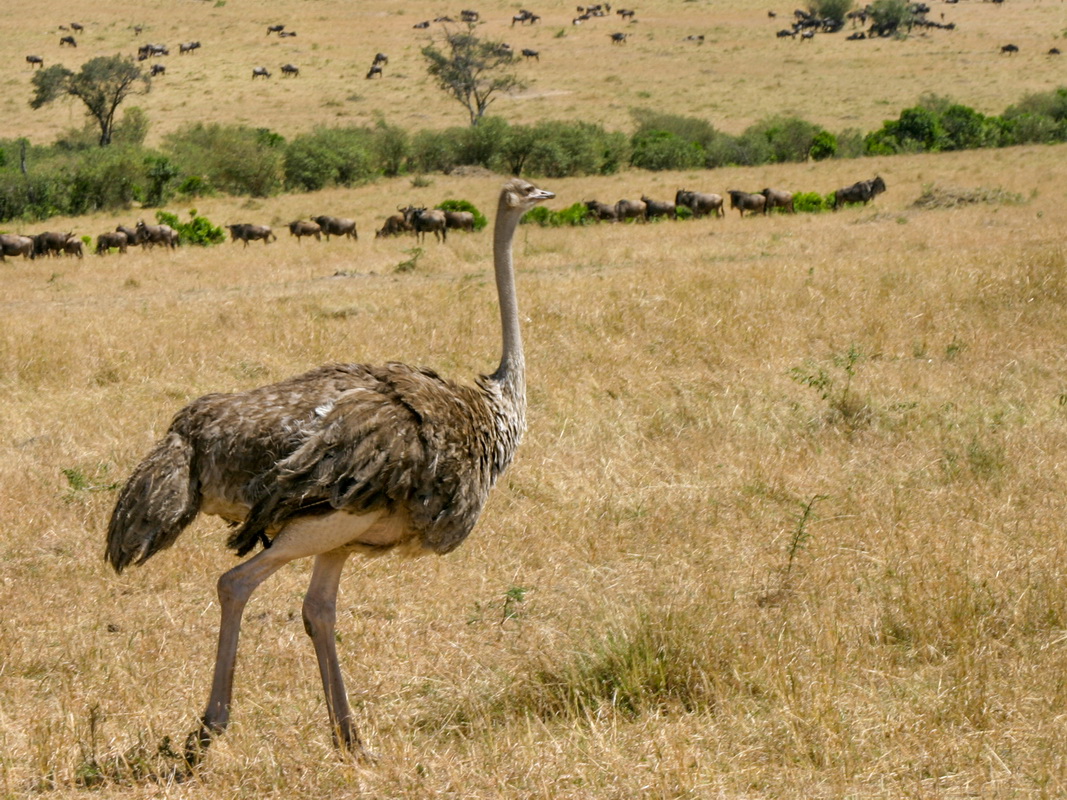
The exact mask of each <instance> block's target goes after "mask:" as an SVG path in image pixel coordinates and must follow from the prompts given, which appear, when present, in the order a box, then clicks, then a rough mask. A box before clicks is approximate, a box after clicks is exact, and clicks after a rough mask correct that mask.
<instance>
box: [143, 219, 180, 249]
mask: <svg viewBox="0 0 1067 800" xmlns="http://www.w3.org/2000/svg"><path fill="white" fill-rule="evenodd" d="M137 230H138V231H139V235H140V241H141V245H142V246H148V247H155V246H156V245H157V244H162V245H166V246H167V247H169V248H170V249H172V250H173V249H174V248H176V247H177V246H178V232H177V231H176V230H174V228H172V227H170V225H146V224H145V221H144V220H143V219H142V220H138V222H137Z"/></svg>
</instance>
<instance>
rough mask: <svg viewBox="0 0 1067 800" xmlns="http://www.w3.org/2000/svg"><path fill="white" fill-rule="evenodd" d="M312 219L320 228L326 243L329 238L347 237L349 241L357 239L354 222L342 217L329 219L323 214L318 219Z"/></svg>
mask: <svg viewBox="0 0 1067 800" xmlns="http://www.w3.org/2000/svg"><path fill="white" fill-rule="evenodd" d="M312 219H313V220H315V222H317V223H318V224H319V227H320V228H322V232H323V233H324V234H325V235H326V241H327V242H328V241H330V236H348V237H349V238H351V239H356V240H358V239H359V234H358V233H357V232H356V223H355V221H354V220H350V219H344V218H343V217H329V216H326V215H325V214H324V215H322V216H320V217H312Z"/></svg>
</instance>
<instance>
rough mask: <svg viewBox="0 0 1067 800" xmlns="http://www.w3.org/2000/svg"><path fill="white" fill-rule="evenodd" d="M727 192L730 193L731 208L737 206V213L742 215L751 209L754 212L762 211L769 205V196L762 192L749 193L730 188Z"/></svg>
mask: <svg viewBox="0 0 1067 800" xmlns="http://www.w3.org/2000/svg"><path fill="white" fill-rule="evenodd" d="M726 193H727V194H728V195H730V208H736V209H737V213H739V214H740V215H741V216H742V217H743V216H745V212H746V211H751V212H752V213H753V214H756V213H762V212H763V209H764V207H765V206H766V205H767V198H766V197H764V196H763V195H761V194H749V193H748V192H742V191H741V190H740V189H730V190H729V191H727V192H726Z"/></svg>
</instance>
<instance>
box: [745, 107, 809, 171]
mask: <svg viewBox="0 0 1067 800" xmlns="http://www.w3.org/2000/svg"><path fill="white" fill-rule="evenodd" d="M820 133H822V128H820V127H819V126H818V125H814V124H812V123H810V122H807V121H806V120H802V119H800V118H799V117H785V116H774V117H770V118H768V119H765V120H762V121H760V122H757V123H756V124H755V125H752V126H751V127H749V128H748V129H746V130H745V132H744V133H743V134H741V137H740V138H741V141H742V142H744V143H747V149H748V151H749V152H751V153H754V154H762V157H761V158H759V160H754V161H751V162H749V163H753V164H764V163H782V162H787V161H807V159H808V155H809V154H810V153H811V149H812V147H813V146H814V142H815V137H816V136H818V135H819V134H820Z"/></svg>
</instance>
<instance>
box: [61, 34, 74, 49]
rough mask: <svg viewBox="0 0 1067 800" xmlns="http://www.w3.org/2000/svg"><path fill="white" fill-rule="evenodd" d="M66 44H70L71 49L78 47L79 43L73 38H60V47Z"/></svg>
mask: <svg viewBox="0 0 1067 800" xmlns="http://www.w3.org/2000/svg"><path fill="white" fill-rule="evenodd" d="M65 44H69V45H70V46H71V47H77V46H78V42H77V41H76V40H75V38H74V37H73V36H60V37H59V46H60V47H62V46H63V45H65Z"/></svg>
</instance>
